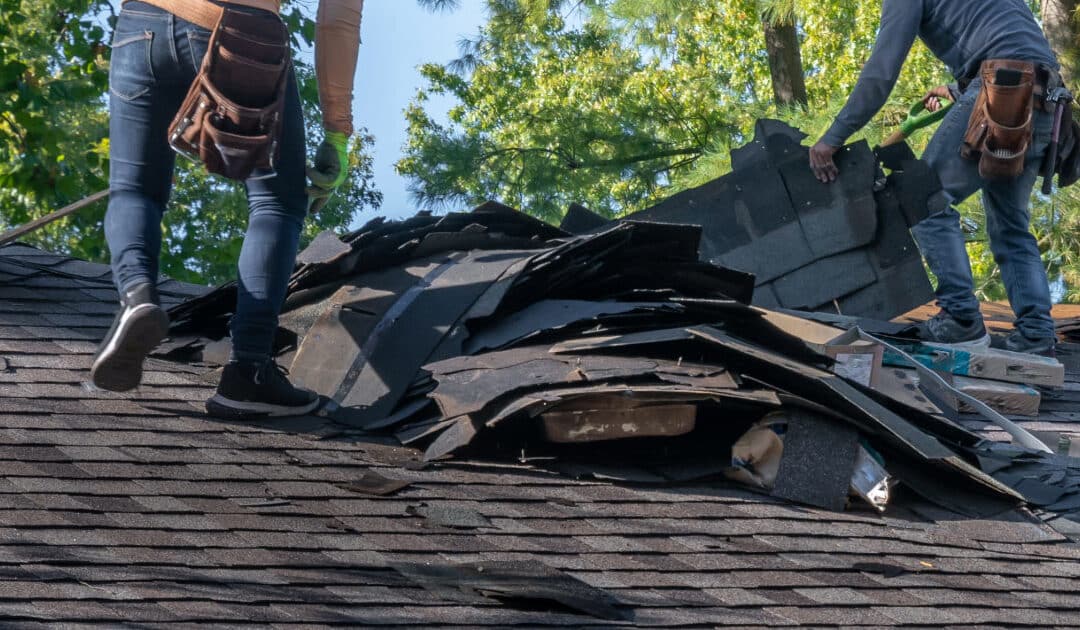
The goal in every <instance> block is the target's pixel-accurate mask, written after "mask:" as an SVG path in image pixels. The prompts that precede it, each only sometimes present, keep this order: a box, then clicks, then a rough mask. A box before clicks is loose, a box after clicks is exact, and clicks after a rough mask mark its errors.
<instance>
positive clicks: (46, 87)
mask: <svg viewBox="0 0 1080 630" xmlns="http://www.w3.org/2000/svg"><path fill="white" fill-rule="evenodd" d="M283 17H284V18H285V20H286V22H287V23H288V24H289V26H290V30H291V32H292V33H293V41H294V47H295V48H297V49H300V48H303V47H309V46H310V45H311V43H312V41H313V39H314V24H313V22H312V20H311V19H310V16H309V11H308V10H307V9H303V10H302V7H301V6H299V4H298V3H297V2H286V4H285V8H284V10H283ZM114 22H115V15H114V14H113V9H112V6H111V4H110V3H109V2H108V1H107V0H0V209H2V210H0V212H2V214H0V229H2V228H9V227H13V226H16V225H20V224H22V223H24V222H26V221H28V220H30V219H33V218H35V217H38V216H41V215H43V214H46V213H47V212H50V211H51V210H55V209H56V208H59V207H62V206H64V205H67V204H69V203H71V202H74V201H77V200H79V199H81V198H82V197H84V196H86V195H88V194H91V193H93V192H96V191H98V190H102V189H104V188H106V187H107V185H108V93H107V91H108V59H109V40H110V37H111V33H112V28H111V25H112V23H114ZM297 72H298V76H299V77H300V80H301V93H302V98H303V101H304V108H305V123H306V126H307V129H308V134H307V138H308V144H309V146H308V154H309V155H310V154H312V153H313V151H314V147H315V146H316V145H317V144H318V142H320V141H321V139H322V132H321V124H320V123H319V114H318V108H317V103H318V92H317V89H316V85H315V82H314V78H313V76H312V72H311V68H310V67H308V66H306V65H304V64H303V63H301V62H300V61H299V60H298V61H297ZM371 143H372V138H371V136H370V135H368V134H367V133H366V131H364V130H361V131H360V132H359V133H358V134H357V136H356V138H355V139H354V142H353V146H352V148H351V152H350V167H351V169H352V177H351V178H350V180H349V183H348V184H347V185H346V187H345V189H344V190H342V191H340V192H339V193H338V195H337V196H336V197H335V198H334V199H333V200H332V201H331V202H330V203H329V204H327V206H325V207H324V208H323V209H322V210H321V211H320V212H319V214H317V215H316V216H313V217H310V218H309V219H308V222H307V223H306V226H305V238H310V237H311V236H313V235H314V234H316V233H318V232H319V231H322V230H324V229H343V228H344V227H345V226H347V225H349V223H351V221H352V219H353V218H354V217H355V216H357V215H358V214H359V213H360V212H362V211H364V210H365V209H367V208H376V207H378V206H379V204H380V203H381V200H382V197H381V194H380V193H378V191H377V190H375V187H374V183H373V172H372V161H371V156H370V148H371ZM104 213H105V204H104V203H101V204H98V205H97V206H96V207H92V208H89V209H87V210H85V211H83V212H80V213H79V214H77V215H75V216H72V217H71V218H69V219H65V220H63V221H60V222H57V223H54V224H52V225H50V226H48V227H46V228H43V229H42V230H40V231H38V232H36V233H34V234H33V235H31V236H30V237H28V238H27V239H26V240H27V241H28V242H31V243H33V244H36V245H39V246H41V247H43V248H45V249H49V250H52V251H59V252H64V253H68V254H70V255H72V256H76V257H79V258H85V259H88V260H97V261H104V260H107V257H108V252H107V248H106V245H105V239H104V233H103V230H102V218H103V217H104ZM246 224H247V203H246V200H245V197H244V194H243V188H242V186H237V185H235V184H232V183H229V182H226V181H224V180H221V179H218V178H212V177H209V176H207V175H206V173H205V171H204V170H203V169H202V168H201V167H200V166H198V165H195V164H192V163H190V162H187V161H186V160H184V159H182V158H181V159H178V161H177V170H176V178H175V182H174V188H173V200H172V203H171V204H170V209H169V211H168V212H167V214H166V216H165V220H164V222H163V226H162V227H163V230H164V245H163V252H162V272H163V273H166V274H168V275H170V276H172V277H175V278H179V279H184V280H188V281H193V282H206V283H212V282H219V281H222V280H225V279H228V278H230V277H232V276H233V275H234V269H235V263H236V258H237V254H238V253H239V249H240V244H241V242H242V239H243V233H244V230H245V227H246Z"/></svg>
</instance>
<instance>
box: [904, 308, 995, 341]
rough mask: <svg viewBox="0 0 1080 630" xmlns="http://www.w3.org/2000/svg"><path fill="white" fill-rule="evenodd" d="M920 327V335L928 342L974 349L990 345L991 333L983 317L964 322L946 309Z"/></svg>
mask: <svg viewBox="0 0 1080 630" xmlns="http://www.w3.org/2000/svg"><path fill="white" fill-rule="evenodd" d="M918 328H919V337H920V338H921V339H922V340H923V341H924V342H926V343H932V344H944V345H950V346H958V347H961V348H973V349H981V348H989V347H990V335H989V333H987V332H986V327H985V326H983V323H982V320H981V319H979V320H975V321H971V322H962V321H960V320H957V319H955V318H954V317H953V316H952V315H950V314H949V312H948V311H946V310H944V309H942V310H941V311H940V312H939V313H938V314H937V315H934V316H933V317H931V318H930V319H929V320H927V321H926V322H924V323H923V324H921V325H919V327H918Z"/></svg>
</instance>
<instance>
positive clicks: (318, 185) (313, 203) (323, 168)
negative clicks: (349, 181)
mask: <svg viewBox="0 0 1080 630" xmlns="http://www.w3.org/2000/svg"><path fill="white" fill-rule="evenodd" d="M307 176H308V179H309V180H311V185H310V186H308V189H307V194H308V212H318V211H319V210H320V209H321V208H322V207H323V206H324V205H326V202H327V201H329V200H330V197H331V196H332V195H333V194H334V191H335V190H337V188H338V186H341V184H343V183H344V182H345V179H346V178H347V177H348V176H349V136H347V135H345V134H343V133H341V132H340V131H327V132H326V138H325V139H324V140H323V141H322V144H320V145H319V148H318V150H316V151H315V164H313V165H312V166H309V167H308V169H307Z"/></svg>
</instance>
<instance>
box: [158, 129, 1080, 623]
mask: <svg viewBox="0 0 1080 630" xmlns="http://www.w3.org/2000/svg"><path fill="white" fill-rule="evenodd" d="M757 132H758V133H757V136H756V138H755V140H754V142H753V143H751V144H750V145H748V146H747V147H745V148H743V149H740V150H737V151H735V152H733V156H732V159H733V164H734V166H735V171H734V172H733V173H732V174H730V175H728V176H725V177H723V178H720V179H719V180H716V181H714V182H711V183H709V184H707V185H705V186H703V187H701V188H698V189H695V190H692V191H687V192H685V193H681V194H680V195H676V196H675V197H673V198H671V199H669V200H667V201H665V202H663V203H661V204H660V205H658V206H656V207H655V208H652V209H650V210H646V211H644V212H641V213H638V214H635V215H633V216H632V217H631V219H632V220H623V221H618V222H614V223H608V222H605V221H603V220H602V219H601V218H600V217H598V216H597V215H595V214H593V213H589V212H588V211H587V210H585V209H584V208H580V207H577V208H574V209H573V210H572V211H571V213H569V214H568V217H567V220H566V221H565V222H564V227H565V228H567V229H568V230H570V229H572V230H573V231H580V232H582V233H581V234H578V235H576V236H573V235H571V234H569V233H568V232H567V231H563V230H561V229H557V228H554V227H551V226H549V225H546V224H544V223H541V222H539V221H537V220H535V219H533V218H531V217H528V216H527V215H525V214H523V213H520V212H517V211H515V210H513V209H510V208H507V207H505V206H502V205H499V204H494V203H488V204H485V205H483V206H481V207H479V208H477V209H476V210H474V211H472V212H467V213H452V214H448V215H446V216H442V217H435V216H432V215H430V214H424V213H422V214H420V215H417V216H416V217H413V218H411V219H408V220H405V221H385V220H382V219H380V220H376V221H372V222H370V223H369V224H367V225H365V226H364V227H362V228H360V229H359V230H357V231H355V232H352V233H349V234H347V235H345V236H343V237H340V238H338V237H335V236H333V235H331V234H323V235H321V236H320V237H319V238H317V239H316V240H315V241H314V242H313V243H312V244H311V246H309V247H308V248H307V249H306V250H305V251H304V252H302V253H301V255H300V257H299V259H298V266H297V268H296V271H295V273H294V274H293V277H292V280H291V282H290V287H289V295H288V299H287V302H286V309H285V313H284V314H283V316H282V320H281V321H282V326H283V328H284V329H285V330H286V331H287V332H286V333H283V334H282V335H280V339H281V344H280V346H281V347H280V351H281V353H282V354H281V357H282V359H283V360H285V361H291V367H290V376H291V378H292V379H293V380H294V381H295V382H297V383H298V384H301V385H305V386H307V387H311V388H312V389H315V390H316V391H318V392H320V393H321V394H323V395H324V396H326V397H327V398H330V399H332V400H333V401H334V402H335V403H336V404H337V405H338V406H339V407H340V408H338V409H336V410H335V411H334V412H333V413H334V416H335V418H336V420H337V421H338V422H340V423H341V424H343V425H346V426H348V427H351V428H352V429H353V430H359V431H365V432H372V433H381V434H392V435H395V436H396V437H397V438H398V440H399V441H400V442H401V443H402V444H406V445H410V446H415V447H418V448H421V449H424V458H425V460H426V461H438V460H440V459H444V458H453V457H463V456H480V457H483V458H488V459H502V460H519V461H522V462H528V463H529V464H530V465H532V466H534V467H537V468H548V469H550V470H555V471H558V472H561V473H563V474H571V475H575V476H583V477H584V476H590V477H594V478H597V479H612V480H619V481H627V482H637V483H678V482H686V481H692V480H701V479H708V478H731V479H736V480H741V481H745V482H748V483H751V485H755V486H756V487H758V489H759V490H761V491H763V492H769V493H771V494H773V495H775V496H777V497H781V498H785V499H790V500H793V501H797V502H801V503H806V504H811V505H816V506H820V507H826V508H830V509H843V508H844V507H845V505H862V506H864V508H865V509H876V510H883V509H885V507H886V506H887V504H888V502H889V499H890V495H891V493H892V492H893V491H894V490H895V488H896V486H897V484H900V485H901V486H902V487H905V488H907V489H909V490H911V491H913V492H915V493H917V494H919V495H921V496H923V497H925V498H927V499H930V500H932V501H934V502H935V503H937V504H938V505H941V506H943V507H946V508H948V509H950V510H954V511H957V512H961V513H965V514H967V513H987V514H990V513H994V512H995V511H1001V510H1007V509H1010V508H1011V507H1013V506H1015V505H1017V504H1018V503H1019V502H1021V500H1026V501H1027V502H1028V503H1030V504H1032V505H1036V506H1039V507H1042V508H1045V509H1047V510H1050V511H1053V512H1055V513H1060V514H1064V515H1065V518H1072V519H1074V520H1076V521H1078V522H1080V516H1077V515H1080V464H1076V462H1077V461H1078V460H1075V459H1071V460H1070V459H1068V458H1063V457H1059V456H1054V455H1049V454H1046V453H1041V452H1036V451H1034V450H1031V449H1024V448H1020V447H1017V446H1012V445H1002V444H995V443H989V442H986V441H984V440H983V439H981V438H980V437H979V436H978V435H977V434H975V433H973V432H971V431H970V430H968V429H966V428H965V427H964V426H962V425H961V424H958V423H957V422H954V421H953V420H952V419H950V414H949V413H948V410H947V409H945V408H944V407H943V406H942V405H941V404H940V400H939V399H938V398H934V397H933V396H932V395H931V394H932V393H937V394H940V393H941V391H940V390H939V389H933V390H931V389H930V388H929V385H927V384H926V383H922V384H920V383H919V378H918V375H917V374H916V373H915V370H914V369H912V368H913V367H914V366H910V365H906V364H904V363H903V360H904V359H903V358H902V357H899V358H898V357H896V356H893V355H891V354H889V352H882V350H881V348H880V347H879V348H877V349H876V352H870V350H871V349H873V347H874V346H875V344H873V343H869V342H867V341H865V340H859V338H858V336H857V335H856V336H852V334H848V335H846V336H845V335H844V330H845V329H855V330H853V331H852V332H858V331H859V330H864V331H869V332H871V333H876V334H883V335H889V336H890V340H891V341H892V342H893V343H901V344H903V343H907V344H908V345H905V346H903V347H904V348H907V349H908V350H910V351H911V352H912V353H913V356H914V358H915V359H916V360H918V361H920V362H921V361H924V360H925V361H926V362H929V363H931V364H932V367H934V368H935V369H947V365H952V364H956V365H959V364H960V361H959V359H958V358H957V357H956V356H953V355H949V356H946V357H942V356H939V354H940V353H935V351H932V350H927V349H926V348H925V347H924V346H919V345H918V343H917V339H913V338H912V334H913V331H912V330H911V329H910V328H908V327H905V326H903V325H898V324H893V323H890V322H884V321H881V320H883V319H887V318H889V317H893V316H896V315H899V314H901V313H903V312H906V311H907V310H909V309H911V308H913V307H915V306H919V305H922V304H924V303H925V302H926V301H928V299H929V298H930V297H931V294H930V292H929V283H928V281H927V279H926V275H925V272H924V270H923V267H922V263H921V260H920V258H919V254H918V251H917V249H916V248H915V245H914V243H913V242H912V241H911V237H910V233H909V231H908V229H907V227H908V226H909V225H911V224H912V223H913V222H915V221H917V220H918V219H919V217H921V216H925V214H926V211H927V205H928V204H933V203H935V199H936V196H935V195H934V193H935V192H936V191H937V190H939V189H940V185H939V184H937V183H936V180H935V179H934V178H933V177H932V173H930V171H929V170H928V169H925V168H923V166H922V165H921V163H919V162H917V161H913V159H912V158H910V157H908V156H907V154H906V153H903V152H900V153H897V151H899V150H895V149H894V150H892V151H891V152H890V154H889V155H886V156H884V157H885V159H887V160H889V161H891V165H892V166H893V167H894V168H893V169H892V171H893V172H892V173H891V174H890V175H889V176H888V177H885V176H884V174H883V172H882V170H881V168H880V166H879V163H878V159H877V158H876V157H875V155H874V153H873V152H872V151H870V149H869V147H867V146H866V145H865V143H859V144H855V145H851V146H848V147H846V148H845V149H844V150H843V151H842V153H841V154H840V155H839V156H838V159H839V161H840V170H841V174H842V175H841V179H840V181H839V182H838V183H837V184H836V185H834V186H828V187H826V186H821V185H819V184H818V183H817V182H816V181H815V180H814V179H813V176H812V175H811V174H810V172H809V169H807V168H806V166H805V161H806V149H805V148H804V147H800V146H799V145H798V142H799V141H800V140H801V138H802V136H801V134H799V133H798V132H796V131H795V130H792V129H791V128H789V127H787V126H786V125H783V124H782V123H778V122H776V121H761V123H759V125H758V130H757ZM935 186H936V188H935ZM656 221H663V222H656ZM781 254H782V255H781ZM723 265H729V266H730V267H734V268H740V269H745V270H748V271H753V272H755V273H756V274H757V275H756V276H754V275H750V274H748V273H744V272H742V271H735V270H733V269H731V268H727V267H725V266H723ZM234 293H235V286H233V285H226V286H224V287H222V288H220V289H218V290H217V291H215V292H213V293H210V294H208V295H205V296H202V297H199V298H196V299H194V300H191V301H189V302H187V303H185V304H182V305H181V306H179V307H176V308H174V309H173V310H172V311H171V313H170V314H171V316H172V318H173V321H174V322H175V325H174V331H173V332H174V341H173V343H172V345H171V347H170V348H168V350H169V351H171V352H172V353H173V354H172V355H173V356H177V353H187V355H188V356H189V357H191V358H195V359H198V358H200V357H199V356H198V352H199V350H200V348H202V347H204V346H207V345H208V344H209V343H210V341H211V340H213V339H219V338H221V337H222V336H224V335H225V334H226V327H225V323H226V321H227V319H228V317H229V315H230V308H231V305H232V304H233V301H234ZM754 301H757V302H758V303H764V304H770V305H783V306H784V307H789V308H808V309H811V310H820V309H827V308H831V309H832V311H833V312H832V313H831V314H830V313H828V312H818V313H816V314H808V313H801V312H797V311H784V313H781V312H778V311H767V310H764V309H762V308H758V307H755V306H752V305H751V304H752V302H754ZM837 306H839V308H840V310H841V311H842V312H843V313H844V315H838V314H836V312H835V309H836V307H837ZM852 315H854V316H855V317H852ZM866 318H876V319H866ZM830 354H831V355H833V356H832V357H830V356H827V355H830ZM201 358H202V359H206V357H205V356H203V357H201ZM998 359H1000V357H996V356H991V357H990V358H987V359H985V360H984V359H978V360H968V361H967V363H966V364H965V365H980V366H982V367H983V368H984V369H986V370H989V371H988V372H987V373H986V374H984V375H983V376H992V375H993V374H992V370H993V369H997V368H998V367H1001V366H1000V365H998V364H997V363H995V361H998ZM1006 359H1007V360H1006ZM1006 359H1001V360H1000V361H998V362H999V363H1000V362H1001V361H1005V363H1007V364H1008V365H1009V366H1012V368H1016V366H1017V365H1020V368H1023V369H1019V370H1017V369H1013V371H1012V372H1011V373H1012V374H1016V373H1021V374H1037V375H1038V376H1039V378H1044V379H1050V380H1053V378H1055V373H1053V371H1052V370H1050V368H1049V367H1048V366H1046V365H1042V364H1037V363H1031V364H1030V365H1029V364H1028V363H1024V361H1025V360H1024V359H1023V358H1022V357H1021V358H1017V359H1014V358H1009V357H1006ZM890 361H892V363H890ZM897 361H899V362H900V363H897ZM943 361H944V362H945V363H942V362H943ZM949 361H952V363H948V362H949ZM1017 361H1019V363H1017ZM883 365H890V366H892V367H891V368H890V369H884V367H883ZM943 366H946V367H943ZM905 370H907V371H905ZM1048 370H1049V371H1048ZM838 373H842V374H844V375H845V376H840V375H838ZM913 374H914V376H913ZM957 374H958V375H960V376H972V375H971V374H961V373H960V372H957ZM975 376H978V375H975ZM1002 380H1008V379H1002ZM1021 380H1022V379H1021ZM1039 382H1040V383H1042V384H1045V382H1044V381H1039ZM935 403H939V404H937V405H935ZM956 404H959V403H956ZM1001 422H1006V421H1005V420H1004V418H1002V419H1001ZM736 445H738V447H737V448H736ZM383 481H386V482H387V483H388V484H389V485H387V484H384V483H382V482H383ZM343 487H345V486H343ZM348 489H350V490H352V491H354V492H361V493H370V494H379V493H380V492H381V491H383V490H384V489H385V490H386V491H387V492H392V491H395V490H396V489H399V487H397V484H396V482H393V480H362V481H360V482H358V483H356V484H349V485H348ZM433 510H434V508H429V507H425V506H420V507H417V508H416V509H415V511H414V514H415V515H416V516H420V517H423V518H425V519H426V520H428V521H430V522H431V523H432V524H433V525H441V526H446V527H482V526H484V525H483V522H482V520H481V519H476V518H473V517H472V516H470V515H468V514H444V513H439V512H437V511H433ZM404 570H405V571H407V572H413V573H415V572H416V571H420V569H418V568H415V567H413V568H406V569H404ZM429 570H431V571H435V569H434V568H429ZM463 570H464V569H461V568H460V567H458V568H447V569H445V574H446V576H447V580H448V582H451V583H452V586H453V588H457V587H458V586H459V585H460V584H466V583H465V582H460V581H459V580H460V578H461V575H460V573H461V572H462V571H463ZM469 571H472V569H469ZM436 573H437V574H439V575H442V574H443V573H444V571H443V569H440V570H439V571H437V572H436ZM469 575H470V576H471V577H470V578H469V579H470V580H472V581H471V582H467V584H473V583H474V582H475V581H476V579H477V576H481V577H483V583H482V584H480V585H478V586H475V587H474V586H469V588H470V589H473V590H475V591H477V592H481V593H483V594H485V595H488V596H494V597H511V598H524V599H553V600H555V601H558V602H560V603H561V604H562V605H565V606H568V607H570V608H574V609H577V610H583V608H581V606H582V604H581V603H580V601H579V598H577V597H576V596H574V597H566V596H564V594H560V593H552V592H549V591H546V590H544V589H543V588H540V587H538V586H536V585H534V584H533V583H532V582H528V583H527V584H526V583H525V582H521V583H519V581H518V580H517V578H516V577H513V576H514V575H516V574H512V575H511V577H512V578H513V579H510V580H509V584H510V586H509V587H508V586H507V584H506V583H503V581H500V580H502V578H500V580H495V578H494V576H493V574H491V573H488V572H487V571H484V572H483V573H481V572H480V571H479V570H476V574H475V575H473V574H472V573H469ZM425 577H426V578H427V577H430V576H427V575H425ZM488 581H493V582H492V583H489V582H488ZM496 582H497V583H496ZM534 587H536V588H540V590H539V591H537V590H534ZM462 588H464V587H462ZM545 588H553V587H545ZM580 599H581V600H582V601H583V600H586V599H587V600H589V601H593V602H602V601H603V599H602V598H601V599H593V598H592V595H589V596H588V597H583V598H580ZM593 605H598V604H593ZM601 608H602V609H603V610H602V611H599V612H603V614H597V616H600V617H602V618H605V619H609V618H610V619H615V618H619V617H617V616H605V615H614V614H615V612H614V611H615V608H614V607H610V608H605V607H604V606H601ZM604 611H606V612H604ZM586 612H588V611H586ZM592 612H593V613H594V614H595V613H598V611H597V610H593V611H592Z"/></svg>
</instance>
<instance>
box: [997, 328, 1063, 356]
mask: <svg viewBox="0 0 1080 630" xmlns="http://www.w3.org/2000/svg"><path fill="white" fill-rule="evenodd" d="M1005 349H1006V350H1008V351H1009V352H1022V353H1024V354H1037V355H1039V356H1042V357H1049V358H1051V359H1053V358H1055V356H1056V354H1057V352H1056V350H1057V339H1056V338H1054V337H1040V338H1038V339H1031V338H1030V337H1026V336H1024V334H1023V333H1021V332H1020V331H1019V330H1014V331H1012V332H1011V333H1009V336H1008V337H1007V338H1006V339H1005Z"/></svg>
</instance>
